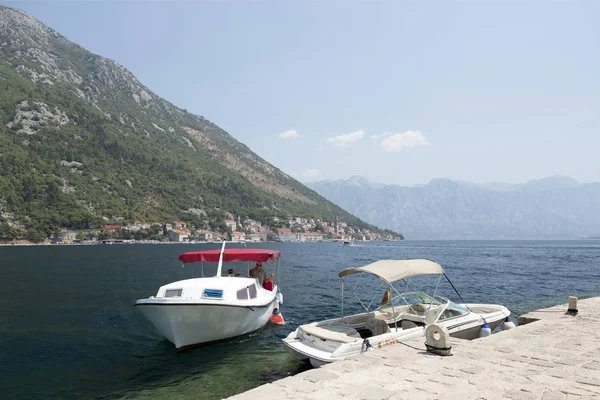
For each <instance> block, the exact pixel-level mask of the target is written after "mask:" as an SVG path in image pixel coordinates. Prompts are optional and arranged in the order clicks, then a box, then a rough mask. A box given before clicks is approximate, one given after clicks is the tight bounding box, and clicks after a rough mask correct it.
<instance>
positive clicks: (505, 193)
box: [307, 176, 600, 239]
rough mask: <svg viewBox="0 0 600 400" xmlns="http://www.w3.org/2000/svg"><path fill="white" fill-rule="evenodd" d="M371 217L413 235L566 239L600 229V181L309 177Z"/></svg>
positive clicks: (331, 197) (331, 195)
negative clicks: (404, 181) (403, 182)
mask: <svg viewBox="0 0 600 400" xmlns="http://www.w3.org/2000/svg"><path fill="white" fill-rule="evenodd" d="M307 185H308V186H309V187H311V188H313V189H314V190H316V191H317V192H318V193H320V194H321V195H323V196H324V197H326V198H327V199H329V200H331V201H332V202H334V203H336V204H339V205H340V206H341V207H344V208H345V209H347V210H348V211H350V212H352V213H354V214H356V215H357V216H358V217H360V218H363V219H364V220H365V221H367V222H369V223H372V224H376V225H378V226H381V227H385V228H389V229H393V230H394V231H397V232H402V233H403V234H404V236H405V237H406V238H407V239H564V238H586V237H593V236H599V235H600V183H587V184H583V183H579V182H577V181H576V180H574V179H572V178H569V177H563V176H555V177H549V178H544V179H539V180H533V181H530V182H527V183H525V184H505V183H491V184H476V183H470V182H462V181H453V180H449V179H434V180H432V181H431V182H429V183H427V184H425V185H418V186H412V187H404V186H397V185H386V184H381V183H377V182H373V181H370V180H368V179H366V178H363V177H358V176H355V177H352V178H350V179H348V180H334V181H331V180H329V181H320V182H312V183H307Z"/></svg>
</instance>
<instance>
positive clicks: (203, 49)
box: [0, 0, 600, 185]
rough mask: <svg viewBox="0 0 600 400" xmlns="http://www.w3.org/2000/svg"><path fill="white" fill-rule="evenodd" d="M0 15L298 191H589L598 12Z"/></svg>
mask: <svg viewBox="0 0 600 400" xmlns="http://www.w3.org/2000/svg"><path fill="white" fill-rule="evenodd" d="M0 4H4V5H6V6H9V7H17V8H20V9H22V10H24V11H26V12H28V13H30V14H31V15H33V16H34V17H36V18H38V19H39V20H40V21H42V22H43V23H45V24H46V25H49V26H50V27H52V28H53V29H55V30H56V31H58V32H59V33H61V34H63V35H65V36H66V37H67V38H69V39H70V40H72V41H74V42H76V43H78V44H80V45H82V46H83V47H85V48H87V49H88V50H90V51H92V52H94V53H97V54H100V55H102V56H104V57H107V58H111V59H113V60H115V61H117V62H118V63H120V64H121V65H123V66H125V67H126V68H127V69H128V70H130V71H131V72H132V73H133V74H134V75H135V76H136V77H137V78H138V79H139V80H140V82H142V83H143V84H144V85H146V86H147V87H149V88H150V89H151V90H152V91H154V92H155V93H156V94H158V95H160V96H162V97H164V98H165V99H167V100H169V101H170V102H172V103H173V104H175V105H177V106H179V107H181V108H184V109H186V110H188V111H190V112H193V113H195V114H198V115H202V116H204V117H206V118H207V119H209V120H210V121H212V122H214V123H216V124H217V125H219V126H220V127H222V128H223V129H225V130H226V131H228V132H229V133H230V134H231V135H233V136H234V137H235V138H236V139H237V140H239V141H240V142H242V143H244V144H246V145H248V146H249V147H250V148H251V149H252V150H253V151H254V152H255V153H257V154H258V155H259V156H261V157H263V158H264V159H266V160H267V161H269V162H270V163H272V164H273V165H275V166H276V167H278V168H280V169H281V170H283V171H284V172H286V173H288V174H290V175H292V176H293V177H295V178H296V179H298V180H300V181H303V182H306V181H315V180H323V179H347V178H349V177H351V176H354V175H360V176H364V177H366V178H369V179H371V180H374V181H378V182H382V183H388V184H398V185H415V184H424V183H427V182H429V181H430V180H431V179H433V178H449V179H454V180H464V181H472V182H478V183H484V182H507V183H523V182H526V181H529V180H531V179H539V178H543V177H547V176H553V175H566V176H570V177H573V178H575V179H577V180H579V181H581V182H592V181H593V182H598V181H600V155H599V153H600V79H599V77H600V24H598V23H597V20H598V16H599V15H600V2H593V1H589V2H585V1H522V2H521V1H510V2H497V1H456V2H452V1H450V2H400V1H397V2H396V1H361V2H354V1H312V2H311V1H302V2H300V1H297V2H296V1H162V2H158V1H129V2H117V1H85V0H80V1H72V2H69V1H39V2H35V1H4V2H1V3H0Z"/></svg>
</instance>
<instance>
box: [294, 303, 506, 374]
mask: <svg viewBox="0 0 600 400" xmlns="http://www.w3.org/2000/svg"><path fill="white" fill-rule="evenodd" d="M468 306H469V308H472V309H474V310H478V311H480V312H479V313H476V312H470V313H469V314H467V315H464V316H460V317H457V318H452V319H448V320H443V321H438V322H437V323H438V324H440V325H443V326H445V327H446V328H447V329H448V331H449V333H450V335H451V336H453V337H457V338H461V339H469V340H471V339H476V338H478V337H479V333H480V329H481V327H482V326H483V324H485V323H486V322H487V323H488V325H489V326H490V328H491V329H492V330H493V329H495V328H496V327H497V326H498V325H499V324H501V323H502V322H503V321H504V319H505V318H506V317H508V316H510V311H508V309H506V308H505V307H503V306H499V305H482V304H472V305H468ZM365 316H366V315H362V314H359V315H355V316H349V317H346V319H345V320H342V319H333V320H328V321H322V322H316V323H312V324H307V325H303V326H301V327H300V328H298V329H296V330H295V331H294V332H292V333H290V334H289V335H288V337H287V338H285V339H283V343H284V344H285V345H286V346H287V348H288V350H289V351H290V352H291V353H292V354H293V355H294V357H295V358H296V359H298V360H304V361H309V362H310V363H311V365H312V366H313V367H319V366H321V365H323V364H327V363H330V362H334V361H338V360H342V359H345V358H347V357H350V356H353V355H357V354H360V353H361V352H363V351H365V350H366V349H367V345H368V346H369V350H371V349H375V350H376V349H380V348H383V347H385V346H388V345H391V344H395V343H400V342H406V341H409V340H413V339H418V338H420V337H423V338H424V337H425V326H415V327H410V328H405V329H402V328H401V327H400V324H398V329H396V328H395V327H394V325H393V324H390V325H389V327H390V329H389V332H387V333H383V334H380V335H374V336H371V337H368V338H366V339H362V338H360V337H357V336H356V335H351V336H350V337H344V336H343V335H342V336H341V340H340V341H338V340H336V336H337V337H340V333H339V332H338V331H339V329H337V328H339V327H340V325H341V326H344V327H347V326H352V323H350V324H348V321H349V320H350V321H351V320H353V319H354V320H355V321H358V320H360V319H361V318H362V319H364V317H365ZM484 318H485V320H484ZM332 327H336V329H334V331H333V333H331V331H328V332H324V331H323V330H321V329H319V328H324V329H325V330H330V329H332ZM342 330H343V329H342ZM350 331H351V330H350ZM328 336H331V337H328Z"/></svg>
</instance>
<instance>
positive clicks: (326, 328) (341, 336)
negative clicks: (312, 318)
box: [300, 324, 361, 343]
mask: <svg viewBox="0 0 600 400" xmlns="http://www.w3.org/2000/svg"><path fill="white" fill-rule="evenodd" d="M300 329H301V330H302V331H304V333H306V334H308V335H310V336H315V337H318V338H320V339H324V340H335V341H337V342H342V343H350V342H354V341H356V340H360V339H361V336H360V335H359V333H358V332H357V331H356V329H354V328H352V327H351V326H347V325H323V326H316V325H312V324H306V325H302V326H300Z"/></svg>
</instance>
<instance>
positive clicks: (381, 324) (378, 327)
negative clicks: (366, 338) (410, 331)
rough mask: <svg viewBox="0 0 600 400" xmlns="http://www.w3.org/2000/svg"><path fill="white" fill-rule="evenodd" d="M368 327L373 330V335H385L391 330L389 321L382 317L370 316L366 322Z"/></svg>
mask: <svg viewBox="0 0 600 400" xmlns="http://www.w3.org/2000/svg"><path fill="white" fill-rule="evenodd" d="M366 328H367V329H369V330H370V331H371V335H372V336H378V335H383V334H384V333H388V332H391V330H390V327H389V326H388V324H387V322H385V321H384V320H381V319H376V318H369V319H368V320H367V323H366Z"/></svg>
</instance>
